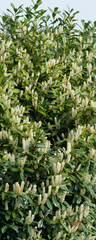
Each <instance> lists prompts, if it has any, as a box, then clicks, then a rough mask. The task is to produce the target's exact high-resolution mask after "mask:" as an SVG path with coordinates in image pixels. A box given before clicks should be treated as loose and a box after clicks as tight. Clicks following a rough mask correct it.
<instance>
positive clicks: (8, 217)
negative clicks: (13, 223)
mask: <svg viewBox="0 0 96 240" xmlns="http://www.w3.org/2000/svg"><path fill="white" fill-rule="evenodd" d="M5 218H6V220H7V221H8V220H9V219H10V214H8V213H6V214H5Z"/></svg>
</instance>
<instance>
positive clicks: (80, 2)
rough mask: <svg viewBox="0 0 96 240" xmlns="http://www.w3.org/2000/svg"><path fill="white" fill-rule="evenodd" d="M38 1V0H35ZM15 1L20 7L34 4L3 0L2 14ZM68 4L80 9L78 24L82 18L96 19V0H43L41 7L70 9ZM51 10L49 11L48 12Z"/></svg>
mask: <svg viewBox="0 0 96 240" xmlns="http://www.w3.org/2000/svg"><path fill="white" fill-rule="evenodd" d="M34 1H35V2H36V0H34ZM11 2H12V3H14V5H15V6H16V7H19V6H20V5H22V4H23V6H24V7H27V6H30V5H31V4H32V1H31V0H2V1H1V2H0V15H2V13H3V12H7V11H6V9H7V8H9V9H10V10H11V6H10V3H11ZM67 5H68V6H69V8H73V9H74V11H75V12H76V11H80V13H78V14H77V16H76V18H77V19H78V24H80V25H81V23H80V22H81V19H84V20H85V21H88V20H90V21H92V22H94V21H96V0H91V1H90V0H89V1H88V0H42V5H41V7H42V8H43V9H48V7H50V8H51V9H54V8H55V7H59V9H60V11H61V12H62V10H68V8H67ZM49 13H50V12H49V11H48V14H49Z"/></svg>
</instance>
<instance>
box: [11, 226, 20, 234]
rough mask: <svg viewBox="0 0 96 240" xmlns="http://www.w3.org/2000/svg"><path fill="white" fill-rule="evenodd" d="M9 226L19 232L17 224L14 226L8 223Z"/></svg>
mask: <svg viewBox="0 0 96 240" xmlns="http://www.w3.org/2000/svg"><path fill="white" fill-rule="evenodd" d="M9 228H11V229H13V230H14V231H15V232H17V233H18V232H19V231H18V227H17V226H15V225H9Z"/></svg>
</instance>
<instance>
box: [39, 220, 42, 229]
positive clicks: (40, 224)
mask: <svg viewBox="0 0 96 240" xmlns="http://www.w3.org/2000/svg"><path fill="white" fill-rule="evenodd" d="M42 227H43V219H41V220H40V221H39V222H38V228H42Z"/></svg>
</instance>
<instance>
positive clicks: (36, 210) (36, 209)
mask: <svg viewBox="0 0 96 240" xmlns="http://www.w3.org/2000/svg"><path fill="white" fill-rule="evenodd" d="M38 211H39V206H37V207H36V208H35V210H34V215H37V214H38Z"/></svg>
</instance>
